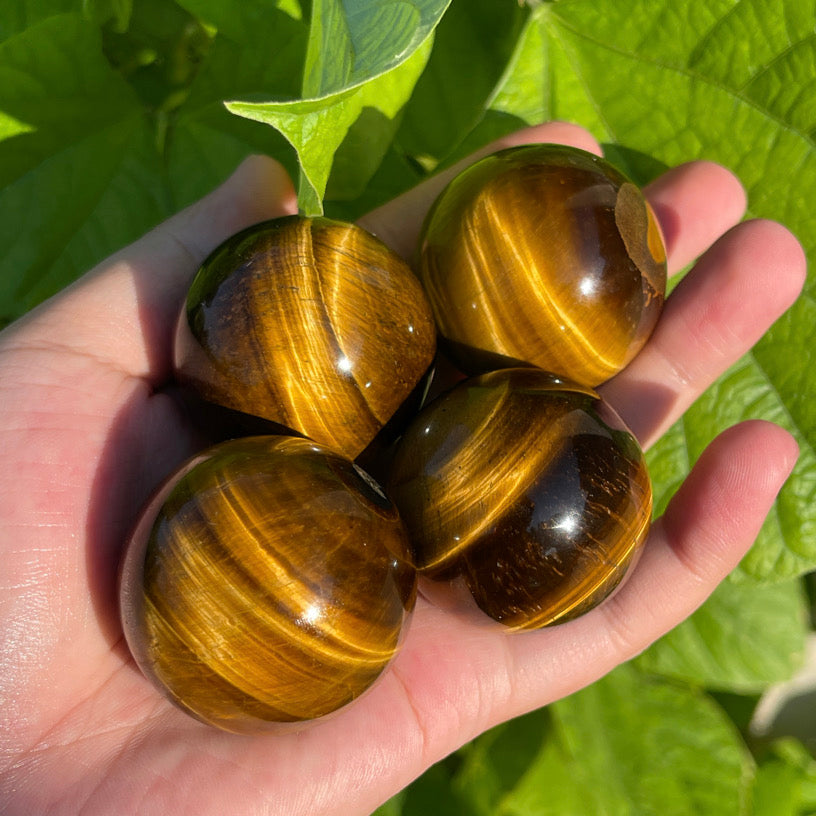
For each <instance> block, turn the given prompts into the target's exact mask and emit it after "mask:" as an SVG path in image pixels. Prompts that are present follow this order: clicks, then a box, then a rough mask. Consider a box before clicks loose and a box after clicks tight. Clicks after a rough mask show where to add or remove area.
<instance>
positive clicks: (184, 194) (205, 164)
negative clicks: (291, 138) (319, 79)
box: [167, 0, 308, 207]
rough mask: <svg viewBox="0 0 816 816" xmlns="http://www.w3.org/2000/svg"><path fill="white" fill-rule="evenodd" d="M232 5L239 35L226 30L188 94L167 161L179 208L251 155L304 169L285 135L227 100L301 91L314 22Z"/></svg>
mask: <svg viewBox="0 0 816 816" xmlns="http://www.w3.org/2000/svg"><path fill="white" fill-rule="evenodd" d="M185 3H186V5H188V6H190V7H191V8H194V7H198V6H202V7H203V6H205V5H212V6H213V8H217V7H218V4H216V3H214V2H212V3H211V2H209V0H208V2H206V3H205V2H201V0H195V2H193V0H185ZM231 9H232V13H231V14H230V15H229V16H230V17H231V18H232V19H231V26H232V27H231V29H230V30H231V31H232V34H230V35H228V34H226V33H224V32H223V31H222V30H221V29H219V33H218V35H217V36H216V37H215V40H214V41H213V44H212V47H211V48H210V50H209V53H208V54H207V59H206V61H205V62H204V63H203V65H202V66H201V67H200V69H199V71H198V73H197V75H196V77H195V79H194V80H193V82H192V84H191V85H190V88H189V92H188V95H187V98H186V100H185V101H184V103H183V104H182V105H181V106H180V107H179V108H178V110H177V111H176V114H175V116H174V117H173V121H172V127H171V130H170V133H169V137H168V141H167V165H168V174H169V178H170V182H171V184H172V188H173V192H174V201H175V205H176V206H177V207H181V206H185V205H186V204H188V203H190V202H191V201H194V200H196V199H197V198H200V197H201V196H202V195H204V194H205V193H206V192H207V191H208V190H210V189H211V188H212V187H213V185H215V184H217V183H218V182H220V181H221V180H222V179H224V178H225V177H226V176H227V175H228V174H229V173H230V172H231V171H232V169H233V168H234V167H235V166H236V165H237V164H238V163H239V162H240V161H241V160H242V159H243V158H244V157H245V156H247V155H248V154H249V153H265V154H267V155H270V156H274V157H275V158H277V159H278V160H280V161H282V162H283V163H284V164H285V165H286V166H287V169H288V170H289V171H290V173H291V174H292V175H293V176H296V175H297V163H296V158H295V157H294V155H293V151H292V149H291V147H290V145H289V144H288V143H287V142H286V141H285V139H284V138H283V137H282V136H281V134H280V133H278V132H277V131H276V130H274V129H273V128H270V127H267V126H265V125H263V124H259V123H258V122H253V121H250V120H248V119H244V118H241V117H237V116H233V115H232V114H230V113H229V112H228V111H227V110H226V108H225V107H224V102H223V101H224V100H225V99H230V98H235V97H242V96H244V97H251V96H258V95H261V94H272V95H275V96H279V97H281V98H285V97H296V96H297V94H298V87H299V74H300V71H301V67H302V63H303V55H304V53H305V49H306V38H307V35H308V30H307V27H306V25H305V24H304V23H303V22H301V21H299V20H296V19H294V18H293V17H292V16H291V15H289V14H287V13H284V12H283V11H280V10H267V13H265V14H264V15H262V16H261V17H258V18H256V15H257V14H258V9H257V7H253V6H251V5H248V6H244V5H241V6H240V7H239V6H232V7H231ZM217 22H219V23H220V19H218V20H217ZM233 35H234V36H233Z"/></svg>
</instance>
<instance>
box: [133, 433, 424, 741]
mask: <svg viewBox="0 0 816 816" xmlns="http://www.w3.org/2000/svg"><path fill="white" fill-rule="evenodd" d="M407 546H408V544H407V536H406V533H405V529H404V527H403V525H402V523H401V521H400V519H399V516H398V515H397V512H396V510H395V509H394V507H393V505H392V504H391V502H390V501H389V500H388V499H387V498H386V497H385V496H384V495H383V494H382V492H381V491H380V490H379V488H378V487H377V486H376V485H375V484H374V483H373V482H372V481H371V480H370V478H369V477H367V476H366V475H365V474H364V473H363V472H362V471H360V470H359V468H357V467H356V466H355V465H354V464H352V463H351V462H350V461H349V460H347V459H345V458H342V457H340V456H339V455H337V454H335V453H333V452H331V451H328V450H326V449H325V448H322V447H320V446H318V445H315V444H314V443H312V442H311V441H309V440H305V439H301V438H297V437H285V436H269V437H250V438H247V439H241V440H235V441H230V442H225V443H222V444H220V445H216V446H215V447H213V448H210V449H209V450H207V451H205V452H204V453H202V454H201V455H199V456H197V457H195V458H194V459H193V460H191V461H190V462H189V463H187V464H186V465H185V466H184V467H182V468H181V469H180V470H179V472H178V473H176V474H175V475H174V476H173V477H172V478H171V479H170V480H169V481H168V482H167V484H166V485H165V486H164V488H163V489H162V490H160V491H159V492H158V494H157V495H156V497H155V498H154V499H153V501H151V502H150V504H149V505H148V507H147V508H146V509H145V512H144V514H143V516H142V518H141V521H140V522H139V524H138V525H137V528H136V530H135V533H134V535H133V537H132V539H131V541H130V543H129V545H128V549H127V550H126V554H125V559H124V561H123V565H122V571H121V585H120V596H121V613H122V622H123V628H124V632H125V635H126V638H127V642H128V645H129V646H130V649H131V652H132V653H133V656H134V657H135V659H136V662H137V663H138V665H139V667H140V668H141V669H142V671H143V672H144V674H145V675H146V676H147V677H148V678H149V679H150V680H152V681H153V683H154V684H155V685H156V686H157V687H158V688H159V689H160V690H161V691H162V693H163V694H165V695H166V696H167V697H168V698H169V699H170V700H172V701H173V702H174V703H175V704H176V705H178V706H179V707H181V708H182V709H184V710H185V711H187V712H188V713H190V714H192V715H193V716H194V717H197V718H198V719H200V720H203V721H204V722H206V723H210V724H211V725H215V726H218V727H220V728H223V729H225V730H228V731H235V732H247V733H249V732H255V731H263V730H266V729H269V728H276V727H277V728H280V727H282V724H284V723H290V724H291V723H302V722H304V721H307V720H312V719H314V718H317V717H322V716H324V715H326V714H329V713H331V712H333V711H336V710H337V709H339V708H341V707H342V706H344V705H346V704H347V703H349V702H351V701H352V700H354V699H355V698H357V697H359V696H360V695H361V694H362V693H363V692H365V691H366V690H367V689H368V688H370V687H371V685H372V684H373V683H374V682H375V681H376V680H377V679H378V678H379V677H380V676H381V674H382V673H383V671H384V670H385V668H386V666H388V664H389V662H390V661H391V659H392V658H393V657H394V655H395V653H396V651H397V649H398V646H399V644H400V638H401V633H402V632H403V629H404V627H405V625H406V623H407V620H408V618H409V615H410V612H411V610H412V609H413V606H414V600H415V593H416V573H415V570H414V568H413V567H412V566H411V565H410V563H409V553H408V549H407ZM290 727H291V726H290Z"/></svg>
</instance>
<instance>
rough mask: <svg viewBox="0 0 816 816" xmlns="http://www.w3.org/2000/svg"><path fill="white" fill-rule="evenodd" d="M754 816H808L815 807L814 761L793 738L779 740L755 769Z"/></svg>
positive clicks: (815, 780)
mask: <svg viewBox="0 0 816 816" xmlns="http://www.w3.org/2000/svg"><path fill="white" fill-rule="evenodd" d="M752 799H753V802H752V803H753V816H811V815H812V814H813V812H814V809H816V760H814V759H813V757H812V756H811V755H810V753H809V752H808V751H807V750H806V748H805V747H804V746H803V745H802V744H801V743H800V742H798V741H796V740H794V739H783V740H778V741H777V742H776V743H775V744H774V745H773V746H772V747H771V750H770V752H769V753H768V755H767V756H764V757H763V759H762V762H761V763H760V765H759V767H758V768H757V773H756V777H755V780H754V785H753V790H752Z"/></svg>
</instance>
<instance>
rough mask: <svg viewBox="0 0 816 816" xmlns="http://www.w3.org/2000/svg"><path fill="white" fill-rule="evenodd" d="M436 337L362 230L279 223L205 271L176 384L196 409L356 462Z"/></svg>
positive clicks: (216, 258)
mask: <svg viewBox="0 0 816 816" xmlns="http://www.w3.org/2000/svg"><path fill="white" fill-rule="evenodd" d="M435 349H436V328H435V326H434V323H433V316H432V314H431V310H430V306H429V305H428V302H427V300H426V298H425V295H424V293H423V291H422V287H421V286H420V284H419V282H418V281H417V279H416V277H415V276H414V274H413V273H412V271H411V270H410V268H409V267H408V265H407V264H406V263H404V262H403V261H402V259H401V258H399V257H398V256H397V255H396V254H395V253H393V252H392V251H391V250H390V249H388V247H386V246H385V244H383V243H382V242H381V241H379V240H378V239H377V238H375V237H374V236H373V235H371V234H370V233H368V232H366V231H365V230H363V229H362V228H360V227H357V226H354V225H352V224H346V223H343V222H340V221H334V220H331V219H328V218H306V217H301V216H287V217H284V218H278V219H274V220H272V221H267V222H264V223H262V224H258V225H256V226H254V227H250V228H249V229H246V230H244V231H243V232H240V233H238V234H237V235H234V236H233V237H231V238H229V239H228V240H227V241H225V242H224V243H223V244H221V246H219V247H218V248H217V249H216V250H215V251H214V252H213V253H212V254H211V255H210V257H209V258H208V259H207V260H206V261H204V264H203V265H202V267H201V269H200V270H199V272H198V274H197V276H196V278H195V280H194V281H193V284H192V286H191V287H190V290H189V293H188V296H187V301H186V304H185V307H184V309H183V311H182V314H181V318H180V320H179V325H178V331H177V335H176V369H177V375H178V378H179V379H180V380H181V381H182V382H184V383H186V384H188V385H190V386H192V387H193V389H194V390H196V391H197V392H198V393H199V394H200V395H201V396H202V397H204V399H206V400H208V401H210V402H214V403H216V404H218V405H221V406H224V407H226V408H230V409H235V410H238V411H242V412H244V413H246V414H251V415H254V416H259V417H262V418H263V419H266V420H270V421H272V422H274V423H277V424H278V425H282V426H285V427H286V428H288V429H291V430H294V431H296V432H297V433H301V434H303V435H304V436H308V437H310V438H311V439H313V440H315V441H316V442H318V443H320V444H325V445H328V446H329V447H332V448H334V449H336V450H338V451H340V452H342V453H343V454H345V455H346V456H348V457H349V458H355V457H356V456H357V455H358V454H359V453H360V452H361V451H362V450H363V449H364V448H365V447H366V446H367V445H368V444H369V442H371V440H372V439H373V438H374V437H375V436H376V435H377V433H378V432H379V431H380V429H381V428H382V427H383V426H384V425H385V424H386V423H387V422H388V420H389V419H390V418H391V417H392V415H393V414H394V413H395V412H396V410H397V408H398V407H399V406H400V405H401V403H402V402H403V401H404V400H405V399H406V397H408V395H409V394H410V393H411V392H412V390H414V388H415V386H416V385H417V384H418V383H419V382H420V380H421V379H422V378H423V376H424V375H425V373H426V372H427V371H428V369H429V368H430V366H431V363H432V361H433V357H434V353H435Z"/></svg>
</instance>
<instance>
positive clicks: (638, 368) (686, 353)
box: [599, 221, 806, 447]
mask: <svg viewBox="0 0 816 816" xmlns="http://www.w3.org/2000/svg"><path fill="white" fill-rule="evenodd" d="M805 274H806V260H805V255H804V252H803V250H802V247H801V246H800V245H799V243H798V241H797V240H796V239H795V238H794V237H793V235H791V233H790V232H788V230H787V229H785V228H784V227H783V226H781V225H779V224H777V223H775V222H772V221H748V222H745V223H743V224H740V225H739V226H737V227H735V228H734V229H733V230H731V231H730V232H728V233H727V234H726V235H725V236H723V238H722V239H721V240H720V241H718V242H717V243H716V244H715V245H714V246H713V247H712V248H711V250H710V251H709V252H707V253H706V254H705V255H704V256H703V257H702V258H701V259H700V261H699V262H698V263H697V265H696V266H695V267H694V269H693V270H692V271H691V272H689V273H688V275H687V276H686V277H685V278H684V280H683V281H681V283H680V284H679V285H678V287H677V288H676V289H675V291H674V292H673V293H672V295H671V297H669V299H668V300H667V301H666V304H665V307H664V310H663V314H662V315H661V317H660V320H659V321H658V323H657V326H656V327H655V330H654V333H653V334H652V336H651V338H650V339H649V342H648V343H647V344H646V346H644V348H643V350H642V351H641V352H640V354H638V356H637V357H635V359H634V360H633V361H632V362H631V363H630V364H629V365H628V366H627V367H626V369H624V370H623V371H622V372H621V373H620V374H618V375H617V377H615V378H614V379H612V380H610V381H609V382H608V383H606V384H605V385H603V386H602V387H601V388H600V389H599V390H600V391H601V393H602V394H603V396H604V397H605V398H606V399H607V400H609V402H610V403H611V404H612V405H614V406H615V408H616V409H617V411H618V412H619V413H620V414H621V416H622V417H623V419H624V420H625V421H626V423H627V424H628V425H629V427H630V429H631V430H632V432H633V433H634V434H635V436H636V437H637V438H638V439H639V440H640V442H641V444H642V445H643V446H644V447H648V446H649V445H650V444H652V442H653V441H654V440H655V439H657V438H658V437H659V436H660V435H661V434H662V433H663V432H664V431H665V430H666V429H667V428H669V427H670V426H671V425H672V423H673V422H674V421H675V420H676V419H677V418H678V417H679V416H680V415H681V414H682V413H683V412H684V411H685V410H686V409H687V408H688V407H689V405H691V403H692V402H693V401H694V400H695V399H697V397H698V396H699V395H700V394H701V393H702V392H703V391H704V390H705V389H706V388H708V386H709V385H711V383H713V382H714V380H716V378H717V377H719V376H720V375H721V374H722V373H723V372H724V371H725V370H726V369H727V368H728V367H729V366H730V365H732V364H733V363H735V362H737V360H739V359H740V358H741V357H742V356H743V355H744V354H745V353H746V352H748V351H749V350H750V349H751V347H752V346H753V345H754V343H756V342H757V341H758V340H759V339H760V337H762V335H763V334H764V333H765V332H766V331H767V330H768V328H770V326H771V324H772V323H773V322H774V321H775V320H776V319H777V318H778V317H779V316H780V315H781V314H782V313H783V312H784V311H785V310H786V309H787V308H788V307H789V306H790V305H791V304H792V303H793V301H794V300H795V299H796V297H797V296H798V294H799V292H800V291H801V288H802V285H803V283H804V280H805Z"/></svg>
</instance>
